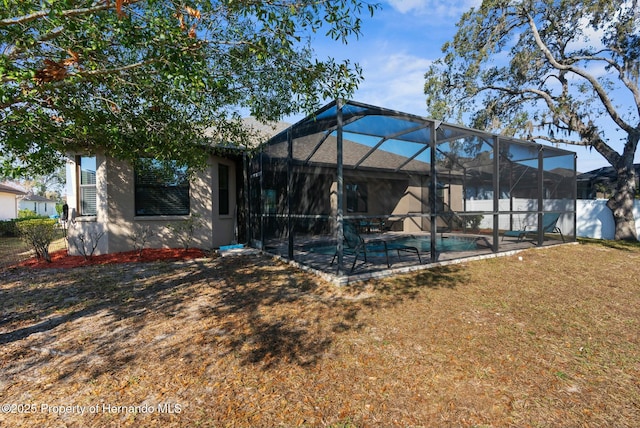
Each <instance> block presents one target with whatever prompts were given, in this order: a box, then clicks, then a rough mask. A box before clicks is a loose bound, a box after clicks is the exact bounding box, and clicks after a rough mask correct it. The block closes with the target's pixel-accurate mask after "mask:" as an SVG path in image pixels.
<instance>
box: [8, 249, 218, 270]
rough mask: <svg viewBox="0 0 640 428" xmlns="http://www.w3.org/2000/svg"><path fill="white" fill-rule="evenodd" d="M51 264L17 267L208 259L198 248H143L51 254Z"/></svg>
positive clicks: (34, 262)
mask: <svg viewBox="0 0 640 428" xmlns="http://www.w3.org/2000/svg"><path fill="white" fill-rule="evenodd" d="M50 255H51V263H49V262H46V261H45V260H42V259H37V258H35V257H33V258H30V259H28V260H25V261H23V262H21V263H19V264H18V265H17V266H19V267H29V268H45V269H46V268H61V269H70V268H76V267H81V266H91V265H106V264H114V263H135V262H155V261H175V260H188V259H198V258H205V257H208V254H207V252H205V251H204V250H201V249H199V248H189V249H184V248H158V249H155V248H153V249H152V248H145V249H144V250H143V251H142V254H140V253H139V252H138V251H127V252H123V253H113V254H100V255H94V256H90V257H88V258H86V259H85V258H84V256H69V255H67V250H59V251H55V252H52V253H51V254H50Z"/></svg>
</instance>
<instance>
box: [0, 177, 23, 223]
mask: <svg viewBox="0 0 640 428" xmlns="http://www.w3.org/2000/svg"><path fill="white" fill-rule="evenodd" d="M24 194H25V193H24V192H23V191H21V190H18V189H16V188H14V187H11V186H8V185H6V184H0V220H11V219H14V218H18V199H17V197H18V196H20V195H24Z"/></svg>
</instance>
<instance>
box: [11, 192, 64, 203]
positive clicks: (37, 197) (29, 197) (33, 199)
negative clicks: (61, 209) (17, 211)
mask: <svg viewBox="0 0 640 428" xmlns="http://www.w3.org/2000/svg"><path fill="white" fill-rule="evenodd" d="M19 199H21V200H23V201H31V202H56V201H54V200H53V199H49V198H45V197H44V196H40V195H32V194H27V195H24V196H20V197H19Z"/></svg>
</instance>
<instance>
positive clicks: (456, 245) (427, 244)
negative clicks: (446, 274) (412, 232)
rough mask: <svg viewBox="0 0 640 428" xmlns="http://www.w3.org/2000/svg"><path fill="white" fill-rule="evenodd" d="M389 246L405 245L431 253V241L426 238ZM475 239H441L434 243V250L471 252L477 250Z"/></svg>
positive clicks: (413, 237)
mask: <svg viewBox="0 0 640 428" xmlns="http://www.w3.org/2000/svg"><path fill="white" fill-rule="evenodd" d="M390 244H391V245H393V244H400V245H406V246H408V247H416V248H417V249H418V251H420V252H421V253H422V252H429V251H431V239H430V238H429V237H428V236H425V237H415V236H412V237H410V238H401V239H398V240H393V241H390ZM477 248H478V246H477V245H476V239H475V238H473V239H469V238H459V237H455V236H451V237H446V238H445V237H441V238H438V240H437V241H436V249H437V250H438V251H440V252H442V251H472V250H475V249H477Z"/></svg>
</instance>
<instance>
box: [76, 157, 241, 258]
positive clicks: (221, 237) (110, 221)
mask: <svg viewBox="0 0 640 428" xmlns="http://www.w3.org/2000/svg"><path fill="white" fill-rule="evenodd" d="M69 162H70V163H71V164H74V162H75V161H74V160H70V161H69ZM97 164H98V167H97V172H96V190H97V197H96V204H97V215H96V216H95V217H86V218H85V217H77V218H76V219H75V220H74V222H73V223H74V224H73V225H71V226H70V228H69V232H70V233H69V236H70V238H71V240H76V241H77V239H78V235H79V234H81V233H84V234H85V235H90V234H93V236H94V237H97V236H98V234H100V233H103V235H102V236H101V237H100V240H99V241H100V242H99V245H98V247H97V248H96V251H95V254H104V253H115V252H123V251H131V250H133V249H134V248H135V245H136V244H138V245H141V244H142V241H143V239H144V240H145V245H144V246H145V248H181V247H183V246H184V245H185V244H187V245H189V246H190V247H195V248H203V249H210V248H217V247H220V246H221V245H226V244H229V243H231V242H232V241H233V240H234V238H235V234H234V229H235V228H234V226H235V207H236V202H237V201H236V193H237V192H236V186H237V183H236V180H235V177H236V170H235V164H234V162H233V161H232V160H229V159H226V158H222V157H211V158H210V160H209V163H208V167H207V168H205V169H204V170H202V171H198V172H196V173H195V174H194V176H193V178H192V180H191V182H190V186H189V187H190V188H189V198H190V202H189V204H190V215H177V216H164V215H161V216H138V215H136V210H135V176H134V170H133V167H132V166H131V165H130V164H129V163H128V162H124V161H119V160H116V159H112V158H105V157H104V156H98V157H97ZM220 164H224V165H227V166H228V168H229V214H228V215H220V214H219V202H218V185H219V183H218V166H219V165H220ZM69 170H70V171H74V170H75V167H73V165H72V167H71V168H69ZM69 175H71V176H75V174H73V173H71V174H69ZM70 178H72V177H70ZM72 179H73V178H72ZM73 180H74V181H76V179H73ZM72 188H73V189H76V188H77V185H76V183H75V182H74V183H73V187H72ZM70 199H73V201H70V203H69V207H70V209H71V208H77V207H76V206H77V198H70ZM187 222H193V223H194V224H195V225H196V228H195V232H194V233H193V235H189V234H188V233H186V232H185V233H180V232H176V231H175V227H176V226H180V225H185V224H186V223H187ZM189 236H192V239H189ZM72 247H73V246H72ZM75 251H76V252H77V248H76V249H75Z"/></svg>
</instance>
